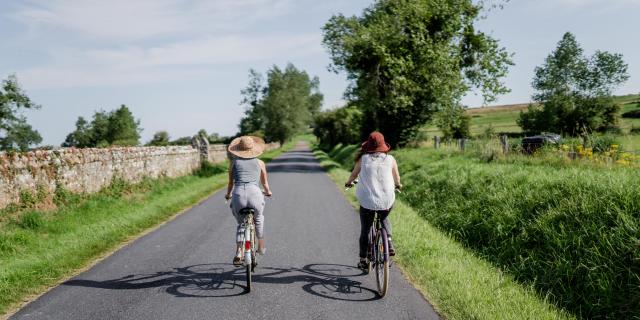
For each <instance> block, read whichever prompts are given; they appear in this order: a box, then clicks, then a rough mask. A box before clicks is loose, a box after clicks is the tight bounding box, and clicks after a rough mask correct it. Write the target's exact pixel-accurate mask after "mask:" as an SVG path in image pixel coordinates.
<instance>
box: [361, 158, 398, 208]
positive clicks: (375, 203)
mask: <svg viewBox="0 0 640 320" xmlns="http://www.w3.org/2000/svg"><path fill="white" fill-rule="evenodd" d="M393 162H394V159H393V156H392V155H390V154H385V153H373V154H365V155H363V156H362V158H361V159H360V168H361V169H360V179H359V181H358V184H357V187H356V197H357V198H358V201H360V205H361V206H362V207H363V208H365V209H369V210H387V209H390V208H391V207H392V206H393V203H394V201H395V200H396V193H395V183H394V181H393V174H392V170H393Z"/></svg>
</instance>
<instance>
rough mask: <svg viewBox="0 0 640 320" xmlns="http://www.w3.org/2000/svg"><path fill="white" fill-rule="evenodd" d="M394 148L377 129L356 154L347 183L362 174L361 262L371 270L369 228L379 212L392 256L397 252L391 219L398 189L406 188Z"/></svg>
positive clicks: (358, 194) (357, 193)
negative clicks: (392, 239)
mask: <svg viewBox="0 0 640 320" xmlns="http://www.w3.org/2000/svg"><path fill="white" fill-rule="evenodd" d="M390 150H391V147H390V146H389V144H388V143H386V142H385V141H384V136H383V135H382V133H380V132H377V131H374V132H372V133H371V134H370V135H369V138H368V139H367V141H365V142H364V143H362V145H361V149H360V152H359V153H358V156H357V157H356V165H355V168H354V169H353V172H351V176H350V177H349V180H347V182H346V183H345V186H346V187H348V188H350V187H352V186H353V183H354V181H355V180H356V179H357V178H358V176H360V181H359V183H358V186H357V187H356V197H357V198H358V201H359V202H360V226H361V229H360V239H359V242H360V262H359V263H358V268H361V269H367V247H368V244H369V237H368V235H369V230H371V226H372V225H373V220H374V216H375V212H376V211H377V212H378V215H379V216H380V219H381V220H382V224H383V226H384V228H385V229H386V230H387V234H388V235H389V255H391V256H393V255H395V250H394V248H393V244H392V242H391V223H390V222H389V220H388V219H387V217H388V215H389V212H391V208H392V207H393V203H394V202H395V199H396V195H395V189H400V188H402V184H400V173H399V171H398V164H397V163H396V160H395V158H394V157H393V156H392V155H390V154H388V153H389V151H390Z"/></svg>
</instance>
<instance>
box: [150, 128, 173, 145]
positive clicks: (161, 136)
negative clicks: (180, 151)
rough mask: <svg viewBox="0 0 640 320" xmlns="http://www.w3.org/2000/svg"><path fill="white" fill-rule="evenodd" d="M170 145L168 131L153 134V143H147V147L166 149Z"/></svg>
mask: <svg viewBox="0 0 640 320" xmlns="http://www.w3.org/2000/svg"><path fill="white" fill-rule="evenodd" d="M168 145H169V133H167V132H166V131H158V132H156V133H154V134H153V138H152V139H151V141H149V142H148V143H147V146H156V147H164V146H168Z"/></svg>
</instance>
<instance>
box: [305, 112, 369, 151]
mask: <svg viewBox="0 0 640 320" xmlns="http://www.w3.org/2000/svg"><path fill="white" fill-rule="evenodd" d="M361 126H362V111H360V110H359V109H358V108H356V107H355V106H347V107H342V108H338V109H335V110H331V111H325V112H321V113H319V114H318V115H317V116H316V118H315V120H314V129H313V134H314V135H315V136H316V137H318V139H319V140H320V144H321V145H322V146H323V147H325V148H327V147H333V146H335V145H338V144H354V143H358V142H360V131H361Z"/></svg>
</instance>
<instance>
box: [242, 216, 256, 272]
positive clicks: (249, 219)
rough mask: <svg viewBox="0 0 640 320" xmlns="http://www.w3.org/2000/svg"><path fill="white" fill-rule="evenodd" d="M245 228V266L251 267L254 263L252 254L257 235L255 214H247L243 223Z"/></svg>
mask: <svg viewBox="0 0 640 320" xmlns="http://www.w3.org/2000/svg"><path fill="white" fill-rule="evenodd" d="M242 228H244V243H243V244H242V248H243V251H244V263H243V265H244V266H250V265H251V264H252V263H253V258H252V252H253V251H254V245H255V244H254V243H252V242H253V236H252V235H253V234H255V224H254V222H253V214H247V215H246V216H245V217H244V221H243V222H242Z"/></svg>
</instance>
